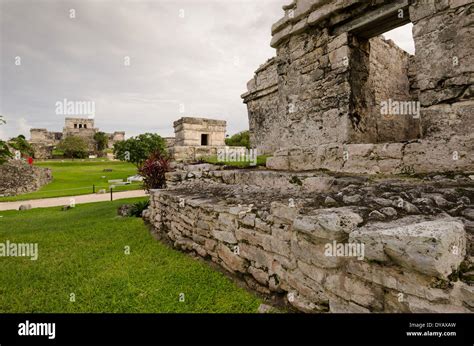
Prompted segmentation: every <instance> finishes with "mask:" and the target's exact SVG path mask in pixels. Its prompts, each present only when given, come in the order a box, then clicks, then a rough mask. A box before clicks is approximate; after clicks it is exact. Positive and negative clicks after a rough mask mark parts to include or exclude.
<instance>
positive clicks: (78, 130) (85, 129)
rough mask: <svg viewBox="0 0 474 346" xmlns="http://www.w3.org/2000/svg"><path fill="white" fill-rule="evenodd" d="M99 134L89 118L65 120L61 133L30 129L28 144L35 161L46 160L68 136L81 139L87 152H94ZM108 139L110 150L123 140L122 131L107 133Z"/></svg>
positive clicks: (92, 120) (123, 134)
mask: <svg viewBox="0 0 474 346" xmlns="http://www.w3.org/2000/svg"><path fill="white" fill-rule="evenodd" d="M97 132H99V129H98V128H95V127H94V119H89V118H66V119H65V123H64V128H63V131H62V132H53V131H48V130H47V129H39V128H32V129H31V130H30V136H31V137H30V143H31V145H32V146H33V148H34V150H35V157H36V158H37V159H47V158H51V157H52V156H53V154H52V152H53V149H54V147H55V146H57V145H58V144H59V142H60V141H61V140H62V139H64V138H67V137H69V136H78V137H81V138H83V139H84V140H85V141H86V143H87V145H88V147H89V152H90V153H93V152H94V151H95V149H96V148H95V141H94V135H95V134H96V133H97ZM107 136H108V137H109V142H108V147H109V148H112V147H113V145H114V144H115V143H116V142H119V141H123V140H124V139H125V132H124V131H115V132H113V133H107Z"/></svg>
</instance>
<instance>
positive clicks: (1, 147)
mask: <svg viewBox="0 0 474 346" xmlns="http://www.w3.org/2000/svg"><path fill="white" fill-rule="evenodd" d="M5 123H6V121H5V119H3V115H0V125H2V124H5ZM12 157H13V155H12V153H11V152H10V149H9V148H8V145H7V143H6V142H5V141H2V140H0V165H2V164H4V163H5V162H7V161H8V160H9V159H11V158H12Z"/></svg>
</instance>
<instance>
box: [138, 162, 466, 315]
mask: <svg viewBox="0 0 474 346" xmlns="http://www.w3.org/2000/svg"><path fill="white" fill-rule="evenodd" d="M222 173H223V174H227V172H225V171H220V172H219V173H218V174H217V175H219V174H222ZM256 173H257V172H252V175H255V174H256ZM272 174H277V172H275V173H272ZM236 176H238V177H240V178H239V179H242V177H243V176H242V175H240V173H238V174H236V172H234V178H230V179H235V177H236ZM298 176H299V175H298ZM214 177H215V175H214ZM302 177H303V179H301V178H298V179H299V180H305V179H310V178H314V177H311V176H309V175H308V174H302ZM287 178H289V179H288V180H291V175H290V174H288V175H287ZM215 179H217V178H215ZM252 179H254V180H255V181H254V180H252ZM257 179H258V178H255V177H252V178H251V181H252V183H253V182H257ZM260 179H262V176H261V177H260ZM265 179H266V180H268V181H267V183H269V181H270V180H271V179H272V178H271V175H270V176H266V177H265V178H264V180H265ZM278 179H280V181H281V179H282V177H281V176H280V178H277V179H276V180H275V181H278ZM339 179H343V180H344V179H345V180H346V182H349V180H350V178H338V180H339ZM357 179H361V180H360V181H358V180H357ZM438 179H439V178H438ZM459 179H460V180H459V181H460V182H464V183H461V185H463V184H465V185H464V187H462V186H461V187H458V188H457V189H456V188H454V187H446V188H444V189H441V190H439V191H438V190H436V188H435V187H434V186H435V185H436V183H434V185H429V186H428V185H427V186H423V185H424V183H422V182H410V184H412V185H411V186H404V185H403V184H402V183H400V182H397V183H393V182H392V184H389V185H387V182H379V183H372V184H370V183H369V182H368V181H367V180H364V179H363V178H353V181H352V183H353V184H349V185H347V184H346V187H345V188H342V189H341V186H343V184H340V183H336V184H335V185H336V186H337V185H339V188H338V189H336V191H332V192H330V193H320V194H316V195H315V194H314V192H308V190H305V189H302V190H300V191H298V192H297V193H295V191H292V189H286V188H282V189H280V190H278V189H275V188H273V189H268V188H267V187H260V186H252V185H251V184H250V183H249V184H243V183H242V182H240V183H239V184H238V185H232V184H224V183H222V182H218V181H216V180H214V178H212V179H210V180H206V179H204V178H202V177H200V178H199V179H195V178H194V179H193V180H191V181H182V182H181V183H180V184H178V185H177V186H175V187H174V188H170V189H167V190H154V191H152V192H151V194H150V201H151V205H150V208H149V210H148V216H147V218H148V220H149V222H150V223H151V226H152V232H153V233H154V234H156V235H157V236H158V237H159V238H160V239H162V240H166V241H169V242H171V244H172V245H173V246H174V247H176V248H179V249H181V250H183V251H190V252H194V253H196V254H197V255H199V256H201V257H203V258H206V259H208V260H211V261H213V262H215V263H218V264H219V265H220V266H222V267H223V268H225V269H226V270H227V271H229V272H230V273H233V274H234V275H237V276H239V277H240V278H241V279H242V280H244V281H245V282H246V283H247V285H248V286H249V287H251V288H252V289H254V290H257V291H259V292H261V293H263V294H276V295H282V296H283V295H284V296H285V297H286V298H287V302H288V303H289V304H291V305H292V306H294V307H295V308H297V309H299V310H301V311H305V312H317V311H329V312H472V311H474V288H473V286H470V285H469V284H470V283H471V284H472V263H471V262H472V261H471V259H472V236H471V235H470V234H471V233H472V221H473V220H474V214H472V210H473V209H472V206H469V205H470V203H471V202H470V198H469V197H467V195H465V193H467V194H468V195H469V193H470V192H469V191H471V190H470V188H469V186H471V185H472V182H469V181H470V179H469V178H459ZM466 179H467V180H466ZM229 182H232V181H229ZM275 184H276V185H278V183H275ZM417 184H418V185H419V186H420V187H419V189H418V190H417V188H415V186H417ZM276 185H275V186H276ZM297 185H299V184H297ZM443 185H444V186H449V184H444V182H443ZM383 188H386V189H387V190H385V192H382V190H379V189H383ZM392 189H393V191H392ZM388 190H390V191H388ZM430 191H431V193H428V192H430ZM440 191H441V192H442V193H444V195H443V194H441V192H440ZM460 191H464V193H462V192H460ZM455 193H460V195H456V196H454V195H453V194H455ZM448 195H449V199H450V200H449V201H448V200H447V199H446V198H448V197H447V196H448ZM400 196H403V197H400ZM443 196H444V197H443ZM445 197H446V198H445ZM471 198H472V196H471ZM400 201H401V202H400ZM436 201H437V202H436ZM412 202H413V203H412ZM414 203H417V204H416V205H415V204H414ZM420 203H425V205H426V206H427V207H428V206H429V205H431V207H430V208H433V212H427V210H428V209H426V210H425V209H424V207H422V204H420ZM463 203H464V204H463ZM456 205H457V208H459V209H458V210H454V209H455V208H456ZM374 208H377V209H379V210H372V209H374ZM437 208H439V210H437V211H435V210H434V209H437ZM453 208H454V209H453ZM448 209H449V212H448ZM375 211H376V213H375ZM379 214H380V215H379ZM456 215H458V216H456ZM378 216H380V218H379V217H378ZM468 229H469V230H468ZM467 230H468V231H467ZM466 231H467V232H466ZM357 246H358V247H357ZM362 248H363V249H364V250H361V249H362ZM361 251H362V252H361ZM469 272H470V273H471V274H469Z"/></svg>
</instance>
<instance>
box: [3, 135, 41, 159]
mask: <svg viewBox="0 0 474 346" xmlns="http://www.w3.org/2000/svg"><path fill="white" fill-rule="evenodd" d="M8 144H9V145H10V146H11V147H12V148H13V149H15V150H18V151H19V152H20V153H21V155H22V156H34V153H35V152H34V150H33V147H32V146H31V144H30V143H28V141H27V140H26V138H25V136H23V135H19V136H17V137H13V138H11V139H10V140H9V141H8Z"/></svg>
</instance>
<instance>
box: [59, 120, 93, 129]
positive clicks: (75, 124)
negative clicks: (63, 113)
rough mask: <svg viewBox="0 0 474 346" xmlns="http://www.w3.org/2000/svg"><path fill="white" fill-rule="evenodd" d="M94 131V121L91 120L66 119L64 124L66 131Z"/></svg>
mask: <svg viewBox="0 0 474 346" xmlns="http://www.w3.org/2000/svg"><path fill="white" fill-rule="evenodd" d="M79 128H81V129H93V128H94V119H89V118H66V119H65V123H64V129H65V131H67V130H69V129H79Z"/></svg>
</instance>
